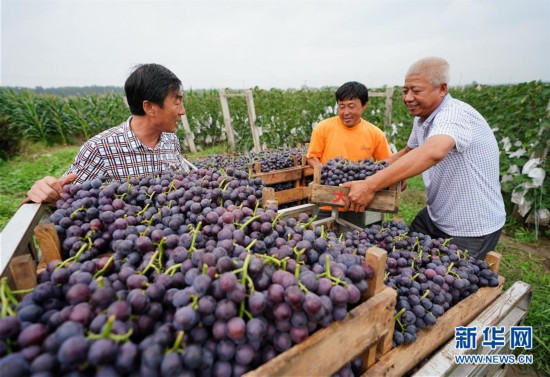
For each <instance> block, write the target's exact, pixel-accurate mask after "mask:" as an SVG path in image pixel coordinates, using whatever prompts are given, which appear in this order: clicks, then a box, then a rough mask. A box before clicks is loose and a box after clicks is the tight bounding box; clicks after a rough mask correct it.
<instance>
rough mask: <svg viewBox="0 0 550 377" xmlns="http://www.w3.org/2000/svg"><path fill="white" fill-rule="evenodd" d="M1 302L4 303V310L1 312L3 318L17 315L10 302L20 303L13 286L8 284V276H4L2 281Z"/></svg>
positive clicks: (0, 282) (0, 284) (0, 285)
mask: <svg viewBox="0 0 550 377" xmlns="http://www.w3.org/2000/svg"><path fill="white" fill-rule="evenodd" d="M0 302H1V303H2V312H1V313H0V314H1V316H2V318H4V317H7V316H8V315H15V311H14V310H13V309H12V308H11V306H10V303H11V304H13V305H15V306H17V305H18V304H19V303H18V302H17V300H16V299H15V297H13V294H12V292H11V288H10V286H9V285H8V278H5V277H4V278H2V280H1V281H0Z"/></svg>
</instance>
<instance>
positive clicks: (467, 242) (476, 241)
mask: <svg viewBox="0 0 550 377" xmlns="http://www.w3.org/2000/svg"><path fill="white" fill-rule="evenodd" d="M409 232H417V233H423V234H427V235H429V236H430V237H432V238H452V241H451V243H453V244H455V245H456V246H458V248H459V249H460V250H468V255H470V256H472V257H474V258H476V259H485V256H486V255H487V253H488V252H489V251H493V250H494V249H495V246H496V245H497V243H498V240H499V238H500V234H501V233H502V228H501V229H499V230H497V231H496V232H493V233H491V234H487V235H485V236H480V237H454V236H451V235H448V234H447V233H445V232H443V231H442V230H441V229H439V228H438V227H436V226H435V224H434V222H433V221H432V219H431V218H430V214H429V213H428V208H427V207H425V208H424V209H423V210H422V211H420V212H418V214H417V215H416V217H415V218H414V220H413V222H412V223H411V226H410V227H409Z"/></svg>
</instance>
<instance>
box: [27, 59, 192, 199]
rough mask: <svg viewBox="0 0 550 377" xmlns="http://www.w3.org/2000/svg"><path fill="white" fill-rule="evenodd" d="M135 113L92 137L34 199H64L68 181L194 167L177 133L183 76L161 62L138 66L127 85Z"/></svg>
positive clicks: (42, 183) (36, 189) (34, 191)
mask: <svg viewBox="0 0 550 377" xmlns="http://www.w3.org/2000/svg"><path fill="white" fill-rule="evenodd" d="M124 91H125V92H126V98H127V100H128V106H129V107H130V111H131V113H132V116H130V118H129V119H128V120H127V121H125V122H124V123H122V124H121V125H119V126H117V127H113V128H111V129H109V130H106V131H103V132H102V133H100V134H98V135H96V136H94V137H92V138H91V139H90V140H88V141H87V142H86V143H85V144H84V145H83V146H82V148H81V149H80V151H79V153H78V155H77V156H76V157H75V160H74V162H73V164H72V165H71V167H70V168H69V170H68V171H67V172H66V173H65V175H64V176H63V177H61V178H59V179H57V178H55V177H45V178H43V179H41V180H39V181H36V182H35V184H34V185H33V186H32V188H31V189H30V190H29V192H28V193H27V195H28V199H29V200H30V201H33V202H35V203H52V202H55V201H56V200H57V199H59V198H60V196H61V194H62V193H63V186H64V185H65V184H68V183H71V182H76V183H82V182H84V181H87V180H90V179H93V178H95V177H99V176H104V177H107V178H110V179H112V180H126V179H128V178H129V177H134V176H138V177H139V176H147V175H152V174H155V173H159V172H162V171H166V170H183V171H189V167H190V166H192V165H190V163H189V162H188V161H186V160H185V159H184V158H183V157H182V155H181V148H180V144H179V141H178V139H177V137H176V135H175V132H176V129H177V124H178V121H179V120H180V119H181V116H182V115H184V114H185V109H184V107H183V103H182V98H183V88H182V83H181V81H180V79H179V78H178V77H177V76H176V75H175V74H174V73H172V72H171V71H169V70H168V69H166V68H165V67H163V66H161V65H158V64H143V65H140V66H138V67H137V68H136V69H135V70H134V71H133V72H132V73H131V74H130V76H129V77H128V79H127V80H126V83H125V84H124Z"/></svg>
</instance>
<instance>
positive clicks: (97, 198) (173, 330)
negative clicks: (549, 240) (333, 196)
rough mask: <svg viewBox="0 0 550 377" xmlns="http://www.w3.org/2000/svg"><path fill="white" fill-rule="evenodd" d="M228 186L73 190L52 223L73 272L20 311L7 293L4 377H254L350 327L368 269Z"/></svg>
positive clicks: (253, 187)
mask: <svg viewBox="0 0 550 377" xmlns="http://www.w3.org/2000/svg"><path fill="white" fill-rule="evenodd" d="M226 173H227V175H226V176H222V175H219V174H217V173H212V172H210V171H207V170H205V169H200V170H199V171H196V172H192V173H190V174H185V173H165V174H162V175H160V176H158V177H149V178H143V179H140V180H137V179H130V180H129V181H128V182H115V183H109V182H104V181H103V180H101V179H96V180H92V181H90V182H86V183H84V184H82V185H75V186H66V187H65V188H64V190H65V194H64V195H63V198H62V199H61V200H60V201H58V202H57V208H58V209H57V210H56V211H55V212H54V213H53V214H52V215H51V221H52V222H53V223H55V224H56V229H57V231H58V234H59V235H60V238H61V240H62V245H63V252H64V253H65V254H66V255H65V257H66V258H65V259H64V260H63V261H55V262H51V263H50V264H49V265H48V266H47V268H46V269H45V270H44V271H42V272H41V273H40V274H39V278H38V283H39V284H38V285H37V286H36V287H35V288H34V290H33V291H32V292H30V293H28V294H26V295H25V296H24V297H23V298H22V300H21V301H20V302H17V300H16V297H15V294H16V293H18V292H12V291H11V290H10V288H9V287H8V285H7V283H6V280H2V282H1V287H0V291H1V293H2V294H1V295H0V298H1V302H0V305H1V309H0V310H1V312H0V313H1V314H0V370H3V371H6V370H8V371H10V373H11V375H14V376H25V375H31V374H33V375H71V374H75V373H80V374H82V375H101V376H110V375H143V376H155V375H160V376H169V375H190V376H192V375H201V376H203V375H204V376H209V375H216V376H231V375H242V374H243V373H245V372H247V371H249V370H252V369H254V368H256V367H258V366H259V365H261V364H263V363H265V362H266V361H268V360H270V359H271V358H273V357H274V356H276V355H277V354H278V353H281V352H283V351H285V350H287V349H289V348H290V347H291V346H292V345H294V344H296V343H299V342H301V341H303V340H304V339H305V338H306V337H307V336H309V335H310V334H311V333H313V332H315V331H316V330H317V329H319V328H322V327H326V326H329V325H330V324H331V323H332V322H333V321H335V320H340V319H343V318H344V317H345V315H346V313H347V312H348V311H349V310H350V309H351V308H352V307H353V306H354V305H357V304H358V303H359V302H360V300H361V297H362V295H363V293H365V292H366V290H367V289H368V283H367V280H368V279H369V278H370V277H372V274H373V271H372V269H371V268H370V267H369V266H368V265H367V264H366V263H365V260H364V257H363V256H362V255H361V254H359V253H357V252H356V248H355V247H352V245H351V244H350V245H348V241H347V240H343V239H342V238H341V237H337V236H336V235H335V234H334V233H326V232H325V230H324V228H323V227H316V228H315V229H313V228H312V227H311V225H310V224H311V222H312V221H313V219H312V218H310V217H309V216H308V215H306V214H300V215H299V216H298V218H297V219H292V218H291V219H286V220H283V219H281V218H280V216H279V215H278V214H277V211H276V209H275V208H262V207H261V206H259V200H258V198H259V193H260V188H261V182H255V180H250V179H248V178H247V175H246V174H245V173H242V172H239V171H234V170H233V169H231V168H228V169H226ZM104 252H109V253H108V254H103V253H104ZM357 366H358V361H357V360H356V361H354V363H350V364H348V365H346V366H345V367H344V368H343V369H342V370H341V371H340V373H339V375H342V376H351V375H353V371H354V370H353V368H354V367H357Z"/></svg>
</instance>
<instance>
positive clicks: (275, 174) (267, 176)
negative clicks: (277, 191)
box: [254, 166, 303, 185]
mask: <svg viewBox="0 0 550 377" xmlns="http://www.w3.org/2000/svg"><path fill="white" fill-rule="evenodd" d="M302 170H303V169H302V167H301V166H296V167H292V168H288V169H282V170H274V171H270V172H265V173H255V174H254V177H256V178H260V179H261V180H262V181H263V182H264V183H265V184H266V185H274V184H276V183H284V182H290V181H295V180H299V179H301V178H302Z"/></svg>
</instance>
